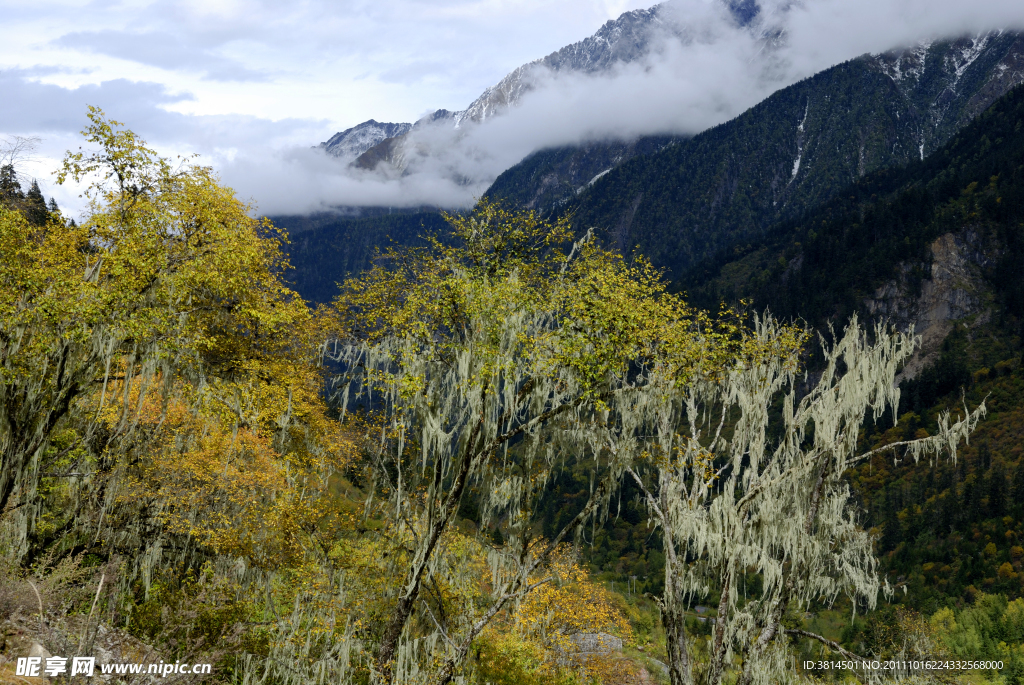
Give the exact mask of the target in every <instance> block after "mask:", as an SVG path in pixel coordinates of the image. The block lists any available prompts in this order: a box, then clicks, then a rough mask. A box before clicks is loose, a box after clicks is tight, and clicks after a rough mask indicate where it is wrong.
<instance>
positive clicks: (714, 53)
mask: <svg viewBox="0 0 1024 685" xmlns="http://www.w3.org/2000/svg"><path fill="white" fill-rule="evenodd" d="M748 4H749V3H748ZM759 7H760V11H759V12H758V13H757V16H756V17H754V19H753V21H752V22H750V23H748V24H746V25H745V26H741V25H740V23H741V22H737V21H736V17H735V15H733V14H731V13H729V12H728V11H727V10H726V7H725V5H724V4H723V3H720V2H699V1H697V2H686V1H679V2H675V3H672V4H670V5H667V7H666V9H667V11H666V12H664V13H663V15H662V16H663V18H664V19H665V22H666V23H665V27H664V29H663V30H662V31H661V32H660V33H659V34H658V35H656V36H654V37H653V39H652V46H653V49H652V50H651V51H650V53H649V56H648V58H647V59H645V60H642V61H639V62H634V63H630V64H620V65H618V66H617V67H616V68H614V69H612V70H611V71H610V72H608V73H602V74H600V75H584V74H579V73H573V72H564V71H562V72H558V73H552V72H547V71H544V70H542V69H539V68H537V69H535V70H534V76H533V79H534V80H533V90H532V91H531V92H529V93H527V94H526V95H524V96H523V97H522V98H521V100H520V102H519V103H518V105H517V106H516V107H513V108H511V109H510V110H508V111H507V112H505V113H504V114H501V115H499V116H494V117H491V118H489V119H488V120H487V121H486V122H485V123H483V124H472V123H470V124H466V125H463V126H462V127H461V128H460V129H452V128H450V127H446V126H430V127H423V128H420V129H417V130H414V131H413V133H411V134H410V136H409V138H408V140H407V141H406V144H405V146H404V154H405V167H404V171H403V172H402V173H401V174H398V173H388V172H386V171H382V172H379V173H367V172H364V171H359V170H354V169H344V168H342V167H341V166H340V165H338V164H332V163H331V160H326V159H324V160H322V161H321V160H317V159H315V158H314V157H312V156H311V157H308V158H307V157H301V156H296V157H292V158H290V159H289V160H288V163H287V164H284V165H281V166H275V165H273V164H272V165H270V166H269V167H267V168H264V169H262V170H261V173H263V174H264V177H265V178H264V181H263V183H262V186H261V188H262V190H263V192H264V193H269V194H270V195H263V197H271V196H272V193H273V190H272V188H271V187H270V186H271V185H272V183H270V182H269V179H268V178H267V175H270V174H273V173H274V169H278V170H280V171H281V172H282V173H287V174H289V175H290V176H291V177H292V178H303V179H305V180H304V181H303V182H302V186H303V189H302V190H301V191H300V190H298V189H296V190H295V191H294V193H293V195H292V197H293V198H294V199H295V201H296V205H295V208H296V209H298V208H300V207H301V208H302V209H303V210H306V211H308V210H310V209H317V208H323V207H326V206H330V205H352V206H407V207H413V206H421V205H423V204H434V205H440V206H448V207H459V206H467V205H470V204H472V203H473V201H474V200H475V198H477V197H479V196H480V195H481V194H482V193H483V192H484V191H485V190H486V188H487V187H488V186H489V185H490V183H491V182H492V181H493V180H494V178H496V177H497V176H498V175H499V174H500V173H501V172H502V171H504V170H505V169H507V168H509V167H510V166H512V165H514V164H515V163H517V162H518V161H520V160H521V159H522V158H523V157H525V156H526V155H528V154H530V153H531V152H533V151H535V150H538V149H542V148H549V147H556V146H562V145H575V144H580V143H584V142H587V141H597V140H609V139H619V140H625V139H630V138H634V137H636V136H640V135H645V134H682V135H692V134H695V133H698V132H700V131H703V130H705V129H707V128H709V127H712V126H715V125H717V124H720V123H722V122H725V121H728V120H729V119H732V118H734V117H736V116H738V115H739V114H741V113H742V112H743V111H745V110H746V109H748V108H749V107H751V106H753V105H755V104H756V103H757V102H759V101H761V100H762V99H764V98H765V97H767V96H768V95H770V94H771V93H772V92H774V91H775V90H778V89H779V88H782V87H785V86H787V85H790V84H792V83H795V82H796V81H799V80H801V79H803V78H806V77H808V76H810V75H812V74H814V73H816V72H818V71H820V70H822V69H825V68H828V67H830V66H832V65H834V64H837V63H839V62H842V61H845V60H848V59H851V58H854V57H856V56H858V55H861V54H864V53H866V52H882V51H885V50H888V49H893V48H898V47H907V46H910V45H912V44H914V43H916V42H918V41H921V40H927V39H932V38H936V37H952V36H959V35H963V34H965V33H969V32H976V31H987V30H991V29H995V28H1021V27H1024V5H1021V4H1020V3H1019V2H1002V1H1000V0H995V2H992V3H990V4H989V5H987V6H986V7H985V8H984V9H981V8H973V7H972V8H967V7H964V6H962V3H960V2H952V1H950V0H942V1H939V2H936V1H935V0H931V1H929V2H924V1H923V0H902V1H901V2H892V1H891V0H867V1H866V2H858V3H850V2H847V1H846V0H804V1H801V2H787V1H785V0H782V1H780V2H767V1H766V2H761V3H760V5H759ZM318 198H319V200H320V203H321V204H320V207H317V206H316V201H317V199H318ZM271 204H272V205H273V206H276V200H275V201H273V202H271Z"/></svg>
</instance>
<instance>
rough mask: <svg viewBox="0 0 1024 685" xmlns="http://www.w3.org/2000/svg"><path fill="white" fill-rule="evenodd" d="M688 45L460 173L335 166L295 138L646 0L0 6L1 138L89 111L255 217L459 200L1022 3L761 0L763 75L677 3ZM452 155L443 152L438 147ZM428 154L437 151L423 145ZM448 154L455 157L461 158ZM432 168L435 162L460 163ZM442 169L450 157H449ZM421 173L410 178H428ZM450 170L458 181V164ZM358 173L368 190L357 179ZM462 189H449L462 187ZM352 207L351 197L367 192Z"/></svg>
mask: <svg viewBox="0 0 1024 685" xmlns="http://www.w3.org/2000/svg"><path fill="white" fill-rule="evenodd" d="M677 2H678V4H679V6H680V8H681V12H682V14H683V15H685V16H687V17H689V19H688V20H692V21H695V22H698V23H700V22H704V24H703V25H704V27H705V29H706V30H705V31H704V32H703V34H702V38H701V39H700V40H697V41H695V43H694V44H693V45H691V46H689V47H687V48H686V49H676V50H671V51H668V52H667V53H664V54H662V55H661V57H660V58H659V60H660V61H658V62H657V63H656V64H654V65H653V67H654V68H653V69H652V68H650V67H651V66H652V65H645V66H644V67H643V68H633V69H623V70H620V71H618V72H616V73H615V74H614V76H615V77H616V78H615V80H614V83H613V82H612V81H609V80H605V81H601V82H597V81H594V80H586V79H583V80H579V79H577V80H576V81H571V80H570V81H567V82H564V83H561V84H555V85H556V86H557V87H555V88H552V89H550V91H549V92H548V93H547V94H541V93H538V94H537V95H535V96H532V98H531V99H529V100H528V101H524V104H523V106H522V107H521V108H520V109H521V113H519V114H517V115H516V116H515V117H510V118H509V119H508V120H507V121H505V122H503V123H502V124H501V125H499V126H496V127H495V128H494V129H493V130H492V131H490V132H489V133H487V134H486V135H483V134H479V135H476V137H475V138H474V137H472V136H470V138H471V140H470V141H469V143H467V142H466V141H465V140H463V141H462V142H460V143H459V144H460V145H463V148H461V150H462V151H461V152H460V151H459V150H455V149H454V148H453V149H452V150H447V149H441V148H446V146H449V141H447V140H439V141H437V142H436V144H435V147H437V148H438V149H439V150H440V152H442V153H445V154H447V155H448V156H449V157H453V156H458V155H462V157H464V158H465V159H469V160H470V162H471V163H472V164H473V165H475V166H473V168H472V171H473V173H476V174H477V176H478V178H476V180H475V182H476V185H474V186H472V187H469V188H467V189H462V190H459V189H456V188H453V187H451V184H448V185H445V184H444V183H442V182H441V181H440V180H438V178H435V176H436V174H435V176H430V178H429V179H428V178H427V177H425V176H424V177H422V178H420V182H419V185H418V186H416V187H415V188H412V187H411V186H410V185H409V184H406V186H403V185H402V184H401V183H397V182H395V181H394V179H390V180H388V181H387V182H383V181H382V182H381V183H377V184H376V185H374V184H373V183H372V179H365V178H364V179H358V181H359V182H358V183H356V182H354V181H353V180H352V179H351V178H349V177H346V176H345V174H344V172H343V170H340V169H338V168H336V167H332V166H331V164H330V163H329V160H324V159H318V158H315V157H313V156H310V155H309V154H308V149H309V146H311V145H315V144H316V143H319V142H320V141H323V140H326V139H327V138H328V137H329V136H330V135H331V134H333V133H334V132H336V131H339V130H342V129H344V128H347V127H350V126H353V125H355V124H357V123H359V122H362V121H364V120H366V119H370V118H373V119H377V120H378V121H414V120H415V119H417V118H418V117H419V116H421V115H423V114H425V113H427V112H428V111H432V110H434V109H437V108H446V109H450V110H457V109H462V108H464V107H466V106H467V105H468V104H469V103H470V102H471V101H472V100H473V99H475V98H476V97H477V96H478V95H479V94H480V93H481V91H483V89H484V88H486V87H487V86H489V85H493V84H494V83H496V82H497V81H498V80H500V79H501V78H502V77H503V76H504V75H505V74H506V73H508V72H509V71H511V70H512V69H514V68H515V67H517V66H519V65H521V64H523V63H525V62H528V61H531V60H533V59H536V58H539V57H543V56H544V55H547V54H549V53H550V52H552V51H554V50H557V49H558V48H560V47H562V46H564V45H567V44H570V43H572V42H575V41H578V40H581V39H583V38H584V37H586V36H588V35H590V34H592V33H594V32H595V31H596V30H597V29H598V28H599V27H600V26H601V25H602V24H603V23H604V22H605V21H607V20H608V19H612V18H615V17H618V16H619V15H620V14H621V13H622V12H624V11H627V10H630V9H636V8H644V7H649V6H651V5H652V4H653V3H650V2H645V1H643V0H639V1H638V0H366V1H364V0H341V1H333V2H331V1H328V0H294V1H292V2H282V1H280V0H276V1H274V2H266V1H264V2H259V1H247V2H242V1H240V0H177V1H163V2H146V1H143V0H127V1H124V2H118V1H117V0H96V1H94V2H74V1H70V0H69V1H59V0H32V1H31V2H29V1H26V0H19V1H18V2H9V1H7V0H3V1H0V11H2V15H0V16H2V17H3V21H2V23H0V94H2V98H3V106H2V107H0V135H7V136H10V135H37V136H40V137H41V138H42V139H43V143H42V146H41V148H40V150H39V151H38V154H37V157H38V161H37V162H36V164H35V165H34V166H30V167H27V168H28V169H29V170H30V171H31V173H32V174H33V175H37V176H39V177H40V180H41V182H42V185H43V186H44V192H46V193H47V194H50V193H53V194H55V195H56V196H57V199H58V201H60V202H62V204H65V205H69V203H70V206H74V204H75V199H74V197H75V196H74V193H73V192H71V191H70V189H66V188H65V189H61V188H54V187H53V184H52V183H50V182H49V178H48V175H47V173H46V171H47V167H52V165H53V163H54V160H56V159H57V158H59V157H60V154H61V151H62V150H64V149H67V148H70V147H77V145H78V144H79V143H78V139H77V138H76V132H77V131H79V130H80V129H81V128H82V126H83V125H84V123H85V106H86V104H93V105H98V106H100V107H103V108H104V109H105V110H106V112H107V114H108V115H109V116H111V117H113V118H116V119H119V120H122V121H125V122H126V123H128V125H129V126H130V127H131V128H133V129H134V130H135V131H136V132H138V133H139V134H141V135H142V136H143V137H145V138H146V139H147V140H148V141H149V142H150V143H151V144H153V145H154V146H156V147H157V148H158V149H159V150H160V151H161V152H164V153H165V154H178V153H186V152H193V151H196V152H199V153H201V154H202V155H203V157H204V159H205V160H207V161H208V162H209V163H212V164H213V165H214V166H216V167H218V168H220V169H221V170H222V171H223V173H224V176H225V178H226V180H227V181H228V182H230V183H232V185H234V186H235V187H236V188H237V189H238V190H239V192H240V193H241V194H242V195H243V196H245V197H252V198H254V199H255V200H256V201H257V203H258V204H259V205H260V206H261V207H262V208H264V209H266V210H267V211H269V212H281V211H304V210H308V209H312V208H316V207H317V206H322V205H325V204H327V205H329V204H340V203H352V204H367V203H368V204H391V203H395V204H401V203H402V202H403V198H404V201H405V203H406V204H417V203H420V202H427V201H430V200H431V198H435V199H436V201H437V202H439V203H444V202H448V203H449V204H459V203H460V202H463V203H464V202H465V201H466V199H467V198H471V196H472V195H473V194H478V193H479V192H480V188H483V187H485V186H486V183H487V182H489V181H488V178H489V177H491V178H492V177H493V175H494V174H496V173H497V172H500V171H501V170H502V169H503V168H505V167H507V166H508V165H509V164H511V163H514V162H515V161H517V160H518V159H519V158H521V156H522V155H523V154H526V153H528V152H529V151H530V150H531V149H533V148H534V147H536V146H537V145H548V144H559V143H564V142H573V141H575V140H579V139H581V138H586V137H598V136H601V135H608V134H609V133H610V132H611V133H614V132H621V133H622V134H623V135H626V134H634V133H644V132H655V130H665V129H673V130H680V131H686V132H693V131H695V130H700V129H701V128H703V127H705V126H707V125H711V124H714V123H718V121H724V120H725V119H726V118H729V117H731V116H735V115H736V114H738V113H739V112H740V111H742V109H743V108H745V107H748V106H750V105H751V104H754V102H756V101H757V100H758V99H760V98H761V97H763V96H764V95H766V94H768V93H769V92H770V91H771V90H772V89H774V88H776V87H778V86H780V85H785V84H786V83H789V82H792V81H793V80H794V79H797V78H801V77H803V76H807V75H810V74H811V73H814V72H815V71H817V70H820V69H823V68H825V67H827V66H830V65H832V64H835V63H837V62H839V61H842V60H844V59H849V58H851V57H855V56H857V55H859V54H861V53H863V52H866V51H878V50H884V49H886V48H889V47H895V45H897V44H905V43H908V42H911V41H914V40H919V39H923V38H928V37H932V36H934V35H939V34H943V33H949V32H951V31H967V30H976V29H981V28H988V27H997V26H1004V25H1009V24H1013V25H1017V26H1019V25H1021V24H1022V23H1024V21H1022V17H1024V2H1020V0H1012V1H1010V0H987V1H986V2H984V3H974V2H967V1H966V0H764V2H763V4H765V5H766V6H769V5H770V6H772V7H775V8H776V9H777V10H779V8H781V10H779V11H782V10H785V13H786V18H785V19H784V23H785V26H786V29H787V31H788V33H789V44H788V47H787V50H786V52H785V54H784V55H782V57H781V60H782V61H781V62H780V63H779V65H778V69H776V70H775V72H773V73H772V74H771V76H770V78H767V79H765V78H764V74H765V72H764V70H763V69H761V68H760V67H757V66H756V65H755V67H756V68H754V67H751V66H750V65H751V64H754V62H752V60H753V59H754V57H753V53H752V52H751V51H752V50H754V49H755V48H756V45H754V44H753V43H752V42H751V41H750V40H749V37H745V36H743V35H741V34H740V33H738V32H737V31H736V29H735V27H730V26H727V25H725V24H721V23H720V22H719V24H716V23H715V22H716V21H718V20H719V19H720V15H721V13H720V12H719V13H716V11H715V4H714V0H677ZM453 150H454V151H453ZM435 157H436V156H435ZM460 159H462V158H460ZM465 163H466V162H465V161H464V160H463V161H461V162H459V161H455V162H453V161H451V160H450V159H449V161H448V162H446V164H447V165H448V168H449V170H450V169H452V168H455V167H458V165H459V164H465ZM452 165H454V166H452ZM435 172H436V169H426V170H425V171H424V173H428V174H430V173H435ZM459 174H461V175H464V173H463V171H460V172H459ZM371 186H372V187H371ZM460 193H461V194H460ZM364 197H365V200H362V199H361V198H364Z"/></svg>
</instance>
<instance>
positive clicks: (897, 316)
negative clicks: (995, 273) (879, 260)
mask: <svg viewBox="0 0 1024 685" xmlns="http://www.w3.org/2000/svg"><path fill="white" fill-rule="evenodd" d="M988 243H989V241H988V240H986V236H984V235H983V234H981V233H980V232H979V231H978V230H975V229H972V228H966V229H963V230H962V231H959V232H957V233H946V234H944V235H941V236H939V237H938V238H937V239H936V240H935V241H934V242H933V243H932V244H931V245H930V246H929V251H930V263H928V264H925V265H922V264H908V263H904V264H901V265H900V267H899V276H898V277H897V278H896V279H894V280H892V281H889V282H888V283H886V284H885V285H883V286H881V287H880V288H878V289H877V290H876V291H875V294H874V297H872V298H871V299H869V300H867V301H866V302H865V306H866V308H867V311H868V312H869V313H870V314H871V315H872V316H873V317H876V318H883V319H888V320H889V321H890V322H891V323H892V324H893V325H895V326H896V327H898V328H899V329H900V330H903V331H907V330H910V328H911V327H913V330H914V333H915V334H916V335H918V336H920V338H921V347H920V348H919V349H918V350H917V352H915V353H914V356H913V357H912V358H911V360H910V361H909V362H908V363H907V365H906V366H905V367H904V368H903V371H902V372H901V373H900V375H899V376H898V378H897V382H901V381H903V380H910V379H912V378H914V377H915V376H917V374H919V373H920V372H921V370H923V369H924V368H926V367H927V366H929V365H930V364H932V363H933V362H934V361H935V360H936V359H937V358H938V356H939V352H940V349H941V347H942V341H943V340H945V339H946V336H947V335H949V333H950V331H952V330H953V325H954V322H956V321H960V320H962V319H966V318H968V317H970V316H974V315H980V317H979V318H981V319H984V318H986V317H987V316H988V315H989V313H988V309H987V296H988V287H987V285H986V283H985V280H984V270H985V269H987V268H988V267H990V266H992V264H993V263H994V259H995V257H996V255H995V253H994V249H993V248H992V247H991V245H989V244H988Z"/></svg>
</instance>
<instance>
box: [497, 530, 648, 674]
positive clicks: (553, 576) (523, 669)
mask: <svg viewBox="0 0 1024 685" xmlns="http://www.w3.org/2000/svg"><path fill="white" fill-rule="evenodd" d="M539 581H545V582H543V583H542V584H541V585H539V586H537V587H536V588H535V589H534V590H533V591H532V592H530V593H529V594H527V595H526V597H525V598H524V599H523V600H522V601H521V602H520V603H519V606H518V607H517V608H516V609H515V610H514V611H513V612H511V613H510V614H509V615H507V616H505V617H504V619H502V620H501V621H497V622H495V623H494V624H492V625H491V626H489V627H488V628H487V630H485V631H484V634H483V636H482V637H481V641H480V644H479V646H478V660H479V661H480V663H481V664H482V671H483V672H485V673H498V672H499V671H501V669H506V670H505V671H503V672H506V673H520V674H521V675H520V676H517V677H522V678H523V679H524V682H531V680H530V679H531V678H534V677H536V678H544V679H545V680H549V679H551V678H552V677H556V676H558V677H571V675H572V674H573V673H578V674H581V675H582V676H583V677H584V678H585V679H586V680H590V679H593V678H599V677H600V676H601V674H602V673H605V672H606V671H609V672H616V671H617V672H621V671H622V669H624V668H627V666H626V665H625V664H624V663H622V658H621V655H619V654H617V653H615V652H614V651H611V650H598V651H596V652H585V651H582V650H581V648H580V644H579V642H578V640H579V639H580V636H582V635H585V634H586V635H591V636H593V635H595V634H597V633H606V634H610V635H614V636H617V637H619V638H621V639H622V640H623V642H625V643H629V642H630V641H631V640H632V638H633V631H632V627H631V625H630V623H629V620H628V618H627V617H626V615H625V613H624V612H623V610H622V609H621V608H620V607H619V606H618V605H617V603H616V601H615V596H614V595H613V594H612V593H611V592H609V591H608V590H607V589H606V588H604V587H603V586H602V585H599V584H597V583H595V582H593V581H591V580H590V577H589V574H588V573H587V571H586V570H584V569H583V567H582V566H580V564H579V563H578V562H577V561H576V560H575V559H574V558H573V556H572V555H571V554H570V553H569V551H568V550H562V551H561V553H560V554H559V555H557V556H556V557H555V559H554V560H553V561H552V562H551V564H550V565H549V566H548V568H546V569H545V570H544V572H543V573H541V574H539V575H538V577H537V578H536V579H534V581H533V582H534V583H536V582H539ZM483 680H487V679H486V678H484V679H483ZM491 682H495V683H499V682H511V681H506V680H501V679H500V678H499V679H497V680H492V681H491ZM538 682H539V681H538Z"/></svg>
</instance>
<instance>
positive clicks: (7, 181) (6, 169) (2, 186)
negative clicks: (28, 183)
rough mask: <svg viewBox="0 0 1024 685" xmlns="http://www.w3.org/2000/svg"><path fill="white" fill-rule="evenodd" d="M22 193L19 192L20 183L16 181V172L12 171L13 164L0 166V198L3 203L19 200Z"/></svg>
mask: <svg viewBox="0 0 1024 685" xmlns="http://www.w3.org/2000/svg"><path fill="white" fill-rule="evenodd" d="M23 197H24V194H23V193H22V192H21V184H20V183H18V174H16V173H15V171H14V165H13V164H4V165H3V166H0V199H2V201H3V202H5V203H10V202H16V201H18V200H21V199H22V198H23Z"/></svg>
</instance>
